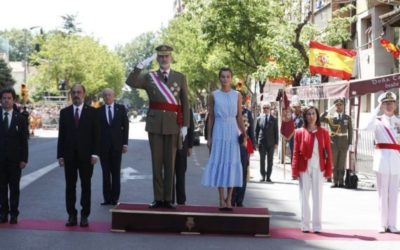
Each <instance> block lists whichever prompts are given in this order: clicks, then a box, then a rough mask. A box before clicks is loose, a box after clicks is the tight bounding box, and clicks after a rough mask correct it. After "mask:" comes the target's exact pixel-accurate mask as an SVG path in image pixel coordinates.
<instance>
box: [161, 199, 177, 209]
mask: <svg viewBox="0 0 400 250" xmlns="http://www.w3.org/2000/svg"><path fill="white" fill-rule="evenodd" d="M164 207H165V208H169V209H174V208H176V206H175V205H174V204H172V202H170V201H165V202H164Z"/></svg>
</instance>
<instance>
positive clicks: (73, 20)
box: [61, 14, 82, 34]
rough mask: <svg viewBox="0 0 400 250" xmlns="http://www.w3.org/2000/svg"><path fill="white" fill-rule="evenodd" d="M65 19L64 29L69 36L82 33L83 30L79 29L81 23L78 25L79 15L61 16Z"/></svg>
mask: <svg viewBox="0 0 400 250" xmlns="http://www.w3.org/2000/svg"><path fill="white" fill-rule="evenodd" d="M61 18H62V19H63V29H64V31H65V32H66V33H67V34H77V33H80V32H82V29H81V28H79V25H80V23H78V21H77V19H78V15H77V14H75V15H74V14H66V15H64V16H61Z"/></svg>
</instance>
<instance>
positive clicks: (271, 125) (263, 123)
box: [256, 104, 279, 183]
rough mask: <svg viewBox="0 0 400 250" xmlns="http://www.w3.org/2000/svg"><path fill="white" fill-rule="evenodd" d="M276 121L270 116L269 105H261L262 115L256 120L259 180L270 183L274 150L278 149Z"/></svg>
mask: <svg viewBox="0 0 400 250" xmlns="http://www.w3.org/2000/svg"><path fill="white" fill-rule="evenodd" d="M278 136H279V131H278V120H277V119H276V118H275V117H273V116H272V115H271V105H269V104H264V105H263V114H262V115H260V116H259V117H258V118H257V123H256V143H257V147H258V150H259V152H260V173H261V180H260V181H265V178H266V180H267V182H270V183H271V182H272V181H271V174H272V165H273V159H274V150H275V149H276V148H277V147H278V142H279V141H278V140H279V138H278ZM265 156H267V160H268V165H267V172H265Z"/></svg>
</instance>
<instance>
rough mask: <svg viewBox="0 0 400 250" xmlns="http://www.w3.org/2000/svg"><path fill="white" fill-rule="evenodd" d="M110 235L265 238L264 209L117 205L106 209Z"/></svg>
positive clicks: (266, 210)
mask: <svg viewBox="0 0 400 250" xmlns="http://www.w3.org/2000/svg"><path fill="white" fill-rule="evenodd" d="M110 212H111V214H112V228H111V230H112V231H114V232H125V231H136V232H137V231H139V232H169V233H171V232H172V233H187V234H199V233H205V234H247V235H248V234H250V235H255V236H269V220H270V217H271V216H270V215H269V213H268V209H267V208H248V207H245V208H244V207H238V208H234V209H233V211H220V210H219V209H218V208H217V207H209V206H188V205H185V206H177V207H176V208H175V209H165V208H159V209H150V208H149V207H148V204H133V203H119V204H118V205H117V206H116V207H114V208H112V209H111V210H110Z"/></svg>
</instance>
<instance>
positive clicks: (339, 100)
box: [333, 98, 344, 104]
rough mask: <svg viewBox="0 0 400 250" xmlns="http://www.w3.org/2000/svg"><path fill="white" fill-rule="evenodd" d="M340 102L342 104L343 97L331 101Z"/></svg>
mask: <svg viewBox="0 0 400 250" xmlns="http://www.w3.org/2000/svg"><path fill="white" fill-rule="evenodd" d="M337 103H341V104H344V99H343V98H338V99H336V100H335V101H333V104H337Z"/></svg>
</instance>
